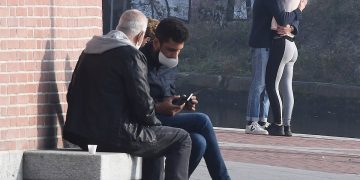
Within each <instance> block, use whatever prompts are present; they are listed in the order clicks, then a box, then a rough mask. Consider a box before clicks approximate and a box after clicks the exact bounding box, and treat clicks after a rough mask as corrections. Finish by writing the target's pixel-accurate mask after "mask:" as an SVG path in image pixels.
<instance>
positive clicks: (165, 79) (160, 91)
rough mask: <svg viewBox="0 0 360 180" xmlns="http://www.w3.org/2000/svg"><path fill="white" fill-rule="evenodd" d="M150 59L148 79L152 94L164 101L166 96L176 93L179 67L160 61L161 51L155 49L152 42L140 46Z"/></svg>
mask: <svg viewBox="0 0 360 180" xmlns="http://www.w3.org/2000/svg"><path fill="white" fill-rule="evenodd" d="M140 51H141V52H142V53H144V55H145V57H146V59H147V61H148V63H147V64H148V71H149V72H148V81H149V85H150V95H151V97H153V98H154V99H155V100H156V101H162V100H163V98H164V97H169V96H174V95H176V86H175V80H176V75H177V72H178V71H177V68H176V67H174V68H168V67H166V66H164V65H162V64H161V63H160V62H159V53H157V52H154V51H153V45H152V42H149V43H147V44H146V45H145V46H144V47H142V48H140Z"/></svg>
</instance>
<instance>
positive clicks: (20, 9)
mask: <svg viewBox="0 0 360 180" xmlns="http://www.w3.org/2000/svg"><path fill="white" fill-rule="evenodd" d="M16 16H27V8H26V7H17V8H16Z"/></svg>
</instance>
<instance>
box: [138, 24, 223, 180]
mask: <svg viewBox="0 0 360 180" xmlns="http://www.w3.org/2000/svg"><path fill="white" fill-rule="evenodd" d="M188 34H189V32H188V29H187V27H186V26H185V25H184V24H183V23H182V22H181V21H179V20H177V19H174V18H167V19H163V20H162V21H160V23H159V25H158V26H157V28H156V31H155V39H154V40H153V41H152V42H149V43H147V44H146V45H145V46H144V47H143V48H141V49H140V50H141V51H142V52H143V53H144V55H145V56H146V58H147V60H148V68H149V73H148V79H149V84H150V94H151V96H152V97H153V98H154V99H155V101H156V108H155V109H156V116H157V117H158V118H159V119H160V121H161V122H162V124H163V125H166V126H171V127H176V128H182V129H184V130H186V131H187V132H189V133H190V137H191V140H192V149H191V156H190V162H189V176H190V175H191V174H192V173H193V172H194V170H195V169H196V167H197V166H198V164H199V162H200V160H201V159H202V158H203V157H204V159H205V162H206V165H207V168H208V171H209V173H210V176H211V178H212V179H214V180H215V179H216V180H230V177H229V174H228V171H227V168H226V166H225V163H224V160H223V158H222V155H221V152H220V148H219V145H218V142H217V139H216V135H215V132H214V129H213V126H212V123H211V120H210V118H209V116H207V115H206V114H204V113H199V112H192V111H195V109H196V104H197V103H198V101H197V99H196V96H192V98H191V99H189V101H188V102H184V103H182V104H181V103H179V104H178V103H174V101H177V100H179V96H176V89H175V77H176V74H177V68H176V66H177V64H178V56H179V53H180V51H181V50H182V49H183V47H184V43H185V41H186V40H187V38H188ZM184 109H185V110H188V111H190V112H186V113H182V112H181V111H182V110H184Z"/></svg>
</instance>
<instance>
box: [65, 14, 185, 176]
mask: <svg viewBox="0 0 360 180" xmlns="http://www.w3.org/2000/svg"><path fill="white" fill-rule="evenodd" d="M146 26H147V18H146V17H145V15H144V14H143V13H141V12H140V11H138V10H128V11H125V12H124V13H123V14H122V15H121V17H120V21H119V24H118V26H117V27H116V30H113V31H111V32H109V33H108V34H106V35H104V36H94V37H93V39H91V40H90V41H89V42H88V43H87V45H86V48H85V50H84V51H83V52H82V54H81V55H80V57H79V60H78V62H77V64H76V67H75V70H74V73H73V76H72V80H71V83H70V85H69V89H68V94H67V101H68V111H67V115H66V123H65V126H64V132H63V137H64V139H66V140H68V141H70V142H72V143H74V144H76V145H79V146H80V147H81V148H82V149H84V150H87V145H88V144H96V145H98V150H99V151H107V152H124V153H129V154H132V155H135V156H140V157H146V158H148V157H162V156H165V157H166V166H165V179H167V180H187V179H188V164H189V156H190V151H191V140H190V137H189V134H188V133H187V132H186V131H184V130H182V129H180V128H172V127H167V126H161V122H160V121H159V120H158V119H157V118H156V116H155V104H154V101H153V98H151V96H150V94H149V91H150V89H149V84H148V81H147V65H146V58H145V56H144V55H143V54H142V53H141V52H140V51H139V50H138V48H139V47H140V45H141V43H142V41H143V38H144V33H145V30H146ZM148 171H152V169H148ZM144 179H145V178H144Z"/></svg>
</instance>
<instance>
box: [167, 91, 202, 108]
mask: <svg viewBox="0 0 360 180" xmlns="http://www.w3.org/2000/svg"><path fill="white" fill-rule="evenodd" d="M198 103H199V102H198V100H197V99H196V96H195V95H194V94H193V93H191V94H190V95H189V96H186V95H182V96H180V98H178V99H174V100H173V104H175V105H183V104H185V108H186V109H187V110H189V111H195V110H196V104H198Z"/></svg>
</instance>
